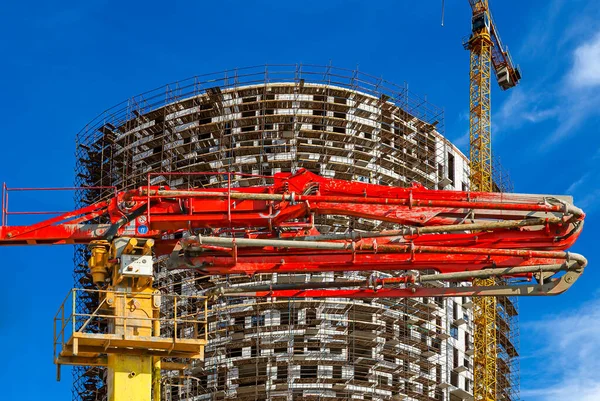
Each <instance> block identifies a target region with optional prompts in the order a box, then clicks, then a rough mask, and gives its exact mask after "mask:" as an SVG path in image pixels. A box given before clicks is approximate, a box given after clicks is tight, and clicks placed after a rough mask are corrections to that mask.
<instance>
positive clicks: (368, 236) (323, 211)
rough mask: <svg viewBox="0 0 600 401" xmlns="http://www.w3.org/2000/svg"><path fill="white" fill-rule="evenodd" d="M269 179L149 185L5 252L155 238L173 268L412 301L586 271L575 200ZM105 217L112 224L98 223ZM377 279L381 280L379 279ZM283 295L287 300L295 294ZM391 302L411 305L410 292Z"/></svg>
mask: <svg viewBox="0 0 600 401" xmlns="http://www.w3.org/2000/svg"><path fill="white" fill-rule="evenodd" d="M273 181H274V183H273V185H267V186H261V187H251V188H211V189H190V190H172V189H170V188H167V187H141V188H139V189H136V190H132V191H127V192H122V193H119V194H118V195H117V196H116V197H114V198H112V199H109V200H107V201H105V202H100V203H98V204H95V205H91V206H88V207H85V208H82V209H79V210H77V211H74V212H70V213H66V214H64V215H61V216H58V217H55V218H52V219H49V220H46V221H43V222H40V223H37V224H34V225H31V226H16V227H15V226H3V227H1V229H0V245H32V244H69V243H71V244H73V243H79V244H89V243H92V242H94V241H99V240H112V239H113V238H116V237H132V236H133V237H136V238H143V239H150V238H152V239H154V242H155V245H154V252H155V254H156V256H161V255H163V256H166V255H170V257H169V263H170V266H171V268H174V269H175V268H177V269H179V268H185V269H196V270H198V271H200V272H202V273H204V274H236V273H237V274H249V275H252V274H256V273H275V272H278V273H298V272H324V271H359V272H371V273H373V272H388V273H385V274H384V276H386V278H387V279H389V278H390V277H394V280H392V281H390V280H387V281H386V280H384V281H381V282H380V285H386V286H389V285H392V286H393V288H395V289H397V290H399V288H398V286H400V287H402V288H409V287H410V288H411V289H410V291H412V292H411V293H412V294H417V293H419V294H420V292H418V291H420V289H419V290H418V291H417V284H422V283H425V282H428V281H431V280H432V278H433V277H436V279H439V280H443V281H467V282H469V281H471V280H473V279H474V278H476V277H480V276H481V275H482V272H484V273H483V274H484V275H492V276H502V277H520V278H522V279H524V280H531V279H532V278H533V277H534V276H536V275H537V276H538V278H540V279H544V278H547V277H546V276H548V275H549V274H552V275H554V274H556V273H557V272H560V271H566V272H567V273H569V272H574V271H578V272H581V271H582V268H583V267H585V264H586V261H585V258H583V257H581V256H579V255H575V254H569V253H567V252H565V250H566V249H568V248H569V247H570V246H571V245H572V244H573V243H574V241H575V240H576V239H577V237H578V236H579V233H580V231H581V228H582V224H583V219H584V214H583V212H582V211H581V210H580V209H578V208H577V207H575V206H573V205H572V204H571V203H570V202H568V199H567V200H564V199H559V198H557V197H551V196H536V195H516V194H495V193H483V192H482V193H477V192H461V191H436V190H427V189H425V188H423V187H421V186H413V187H410V188H396V187H388V186H382V185H372V184H364V183H357V182H347V181H342V180H335V179H326V178H323V177H320V176H317V175H314V174H312V173H310V172H308V171H306V170H300V171H299V172H298V173H296V174H278V175H276V176H275V177H274V179H273ZM318 215H338V216H347V217H351V218H359V219H364V220H372V221H376V222H387V223H393V224H395V225H396V226H397V227H398V228H397V229H387V230H380V231H369V232H350V233H340V234H321V233H320V232H319V230H318V226H317V225H315V216H318ZM99 220H100V221H104V223H102V224H98V223H96V222H97V221H99ZM408 271H411V272H412V273H410V274H409V273H407V272H408ZM542 272H548V274H542ZM373 274H374V276H373V277H375V278H376V277H379V276H380V275H381V274H383V273H373ZM411 277H412V278H411ZM341 284H342V286H343V287H345V288H347V289H346V290H344V291H350V292H349V293H348V292H345V293H344V294H347V295H348V294H349V296H352V295H353V294H354V295H355V296H361V297H364V296H366V294H371V296H380V295H379V294H377V291H375V289H376V288H375V287H373V286H371V287H370V289H368V288H367V289H368V291H367V289H365V288H364V286H361V285H359V286H358V287H359V288H356V287H357V286H356V283H341ZM349 284H352V285H349ZM363 284H364V283H363ZM555 284H556V283H555ZM540 285H541V284H540ZM367 287H368V286H367ZM554 287H556V285H555V286H554ZM554 287H553V288H554ZM350 288H352V289H350ZM540 288H541V287H540ZM560 288H563V290H564V289H566V287H564V286H563V287H560ZM322 290H323V289H322V288H321V289H303V292H302V294H310V295H302V296H311V297H312V296H315V297H318V296H325V295H327V296H331V294H338V295H336V296H341V295H340V294H341V293H339V292H335V291H341V290H331V289H327V290H326V291H325V292H318V291H322ZM357 290H358V291H357ZM497 290H498V289H494V288H492V289H490V291H497ZM286 291H287V292H282V293H281V294H282V295H281V296H289V294H291V292H289V291H295V290H293V289H289V288H287V289H286ZM315 291H316V292H315ZM331 291H334V293H332V292H331ZM353 291H354V292H353ZM432 291H433V292H434V293H435V292H436V291H437V292H438V293H439V294H440V295H445V294H446V295H447V296H450V295H448V291H447V289H446V290H443V289H437V290H432V289H428V292H427V293H428V294H429V293H430V292H432ZM461 291H462V290H461ZM469 291H471V292H473V291H478V289H477V288H475V289H473V288H472V287H471V289H470V290H469ZM510 291H513V290H512V289H511V290H510ZM451 292H452V291H451ZM505 292H506V291H505ZM525 293H526V294H539V293H540V291H539V289H538V290H536V291H533V290H527V291H524V292H523V294H525ZM546 293H548V291H546ZM285 294H288V295H285ZM296 296H300V295H296ZM344 296H346V295H344ZM389 296H406V291H404V290H403V291H396V292H391V293H390V295H389ZM414 296H424V295H414Z"/></svg>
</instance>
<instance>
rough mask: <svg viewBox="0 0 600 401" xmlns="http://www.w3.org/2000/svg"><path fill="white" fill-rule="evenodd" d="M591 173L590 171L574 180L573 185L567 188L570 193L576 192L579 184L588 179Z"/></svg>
mask: <svg viewBox="0 0 600 401" xmlns="http://www.w3.org/2000/svg"><path fill="white" fill-rule="evenodd" d="M589 175H590V174H589V173H587V174H584V175H582V176H581V178H579V179H578V180H577V181H574V182H573V183H572V184H571V185H569V188H567V191H566V192H567V193H568V194H572V193H574V192H575V190H576V189H577V188H579V186H580V185H581V184H583V183H584V182H585V181H586V180H587V179H588V177H589Z"/></svg>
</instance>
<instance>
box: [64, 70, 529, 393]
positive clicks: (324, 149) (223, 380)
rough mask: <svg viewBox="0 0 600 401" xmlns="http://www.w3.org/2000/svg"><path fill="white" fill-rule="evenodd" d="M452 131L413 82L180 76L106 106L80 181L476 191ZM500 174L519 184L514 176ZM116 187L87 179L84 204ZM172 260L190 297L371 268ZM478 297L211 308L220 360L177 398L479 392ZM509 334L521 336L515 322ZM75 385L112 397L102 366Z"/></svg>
mask: <svg viewBox="0 0 600 401" xmlns="http://www.w3.org/2000/svg"><path fill="white" fill-rule="evenodd" d="M443 132H444V115H443V110H441V109H439V108H437V107H435V106H433V105H431V104H430V103H429V102H427V100H426V99H424V98H422V97H419V96H417V95H415V94H414V93H412V92H410V91H409V90H408V87H407V86H406V85H403V86H398V85H395V84H392V83H389V82H387V81H385V80H383V79H381V78H378V77H374V76H371V75H368V74H364V73H362V72H360V71H358V70H345V69H339V68H334V67H332V66H330V65H329V66H315V65H300V64H297V65H263V66H257V67H249V68H241V69H235V70H228V71H223V72H219V73H213V74H206V75H201V76H196V77H193V78H190V79H187V80H183V81H179V82H175V83H171V84H168V85H166V86H164V87H161V88H158V89H155V90H153V91H150V92H146V93H144V94H141V95H138V96H135V97H132V98H131V99H129V100H127V101H126V102H123V103H121V104H119V105H117V106H115V107H113V108H111V109H109V110H107V111H105V112H104V113H102V114H101V115H99V116H98V117H97V118H96V119H94V120H93V121H92V122H90V123H89V124H88V125H87V126H86V127H85V128H84V129H83V130H82V131H81V132H80V133H79V134H78V137H77V150H76V157H77V166H76V172H75V174H76V184H77V185H78V186H86V187H91V186H94V187H103V186H106V187H109V186H114V187H117V188H118V189H119V190H125V189H130V188H134V187H136V186H140V185H147V184H148V183H150V184H152V185H169V186H170V187H172V188H196V187H218V186H225V185H231V186H233V187H236V186H253V185H265V184H269V183H271V182H272V181H271V178H270V176H272V175H273V174H275V173H277V172H293V171H296V170H297V169H298V168H301V167H302V168H306V169H308V170H310V171H312V172H315V173H317V174H320V175H323V176H326V177H335V178H339V179H346V180H355V181H362V182H370V183H376V184H387V185H394V186H408V185H410V184H411V183H412V182H418V183H420V184H422V185H424V186H426V187H428V188H437V189H452V188H454V189H463V190H464V189H466V188H468V177H469V171H468V161H467V159H466V157H465V156H464V155H463V154H462V153H461V152H460V151H459V150H458V149H457V148H456V147H455V146H454V145H452V144H451V143H450V142H449V141H448V140H446V139H445V138H444V136H443ZM208 171H211V172H215V171H216V172H234V173H239V175H234V176H233V179H232V182H231V183H228V182H227V180H228V175H226V174H223V175H218V174H217V175H215V174H213V175H203V174H198V173H201V172H208ZM496 171H499V170H496ZM496 182H497V185H499V186H500V187H502V188H505V187H506V182H507V181H506V180H497V181H496ZM111 194H112V192H110V191H109V190H106V191H104V192H103V191H102V190H97V189H95V190H91V189H90V190H89V191H79V192H78V193H77V195H76V196H77V198H76V202H77V204H78V205H85V204H89V203H92V202H96V201H99V200H101V199H103V198H107V197H109V196H111ZM316 223H317V225H318V227H319V230H320V231H321V232H323V233H326V232H347V231H349V230H381V229H384V228H386V227H388V226H390V223H384V222H377V221H375V222H374V221H368V220H363V219H355V218H342V217H339V216H320V217H319V218H318V219H317V221H316ZM224 235H225V234H224ZM86 260H87V250H86V249H85V248H81V247H79V248H77V249H76V250H75V265H76V268H75V270H74V279H75V281H76V285H77V286H78V287H80V288H91V280H89V278H88V277H87V272H86ZM156 269H157V280H156V282H157V285H158V286H159V287H161V289H162V290H163V291H165V292H166V293H171V294H176V295H184V296H188V295H196V294H201V293H202V292H203V291H205V290H206V289H208V288H210V287H213V286H215V285H217V284H219V285H226V286H238V285H241V284H244V285H248V284H250V283H256V284H267V283H275V282H276V283H286V282H313V281H332V280H334V277H336V276H334V274H335V275H342V276H344V277H349V278H352V277H355V278H356V274H357V273H349V272H348V273H322V274H312V275H309V274H293V275H290V274H288V275H281V274H280V275H277V274H273V275H256V276H254V277H252V278H248V277H241V276H233V275H232V276H212V277H205V276H199V275H198V274H197V273H195V272H190V271H186V272H173V271H167V270H165V269H164V268H163V267H162V264H161V263H158V264H157V267H156ZM95 302H96V300H94V299H93V298H89V297H87V298H86V297H81V298H78V299H77V302H76V308H77V310H78V311H80V312H81V313H85V311H89V310H90V308H93V307H94V306H95ZM469 305H470V300H469V299H448V300H441V299H427V298H425V299H406V300H395V301H394V302H391V301H390V300H384V299H378V300H373V301H364V300H361V301H358V300H357V301H353V300H347V299H335V300H334V299H328V300H319V301H317V300H283V299H227V298H221V299H217V300H215V301H214V302H211V304H210V305H209V307H208V308H209V313H208V321H209V323H208V337H209V342H208V344H207V347H206V350H205V352H206V355H205V356H206V357H205V360H204V362H193V364H192V368H191V369H189V370H187V371H184V372H179V373H177V374H175V373H173V374H169V375H165V376H164V377H163V381H162V386H163V388H162V394H163V399H164V400H172V401H175V400H219V399H241V400H251V399H252V400H254V399H269V400H295V399H300V398H303V399H309V400H311V399H315V400H316V399H332V400H334V399H349V398H352V397H359V395H360V394H362V396H361V397H362V398H361V399H370V400H393V399H407V400H423V401H425V400H455V399H469V397H470V394H472V322H471V316H472V310H471V309H470V307H469ZM506 305H507V308H506V314H500V315H501V316H502V317H503V319H504V322H506V323H507V324H506V325H505V324H501V322H499V323H498V327H499V328H500V327H502V329H503V330H504V329H505V327H506V326H509V327H512V326H511V324H512V322H513V320H514V319H515V318H516V314H515V315H511V312H512V309H511V308H510V307H509V306H508V303H506ZM511 305H514V304H511ZM515 310H516V309H515ZM509 332H510V333H513V331H508V332H507V333H509ZM505 337H506V338H507V339H509V340H510V341H512V343H511V344H513V343H514V338H513V334H507V335H506V336H505ZM503 350H505V351H506V355H507V356H509V358H506V372H509V373H510V374H509V375H507V377H508V378H509V379H507V382H508V383H510V384H511V386H512V387H510V386H506V389H507V394H509V395H510V398H506V399H507V400H508V399H510V400H511V401H512V400H516V399H517V398H515V393H514V391H513V392H511V391H512V389H513V388H514V378H513V377H512V376H511V374H512V373H511V372H513V370H511V369H512V367H513V365H514V361H515V360H516V358H513V357H512V356H513V355H514V352H512V348H511V347H510V346H508V345H506V347H503ZM515 350H516V348H515ZM503 367H504V365H503ZM74 381H75V384H74V390H73V398H74V399H76V400H85V401H96V400H103V399H104V398H103V397H104V394H105V392H104V383H103V372H102V368H98V367H90V368H85V367H84V368H76V369H74ZM402 397H404V398H402ZM517 397H518V395H517Z"/></svg>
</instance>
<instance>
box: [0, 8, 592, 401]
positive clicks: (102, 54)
mask: <svg viewBox="0 0 600 401" xmlns="http://www.w3.org/2000/svg"><path fill="white" fill-rule="evenodd" d="M203 3H206V4H203ZM440 3H441V2H440V1H437V0H436V1H433V0H432V1H419V2H416V1H408V0H404V1H402V0H396V1H391V0H390V1H377V2H375V1H371V2H360V1H349V0H347V1H328V0H321V1H312V0H307V1H303V2H299V1H296V2H286V1H253V2H248V1H244V2H241V1H239V2H237V1H217V2H192V1H190V2H183V1H171V2H168V3H166V2H156V1H151V0H148V1H145V2H133V1H132V2H111V1H87V2H82V1H59V2H42V1H29V2H12V4H5V5H4V6H3V12H2V15H1V16H0V50H1V52H2V55H3V57H2V63H0V73H1V74H0V76H2V79H0V93H2V94H3V96H2V97H1V98H0V110H1V113H2V114H1V116H2V125H1V126H0V138H1V139H2V163H0V180H2V181H6V182H7V183H8V184H9V185H10V186H69V185H71V184H72V182H73V166H74V156H73V153H74V147H75V142H74V137H75V134H76V133H77V132H78V131H79V130H80V129H81V128H82V127H83V126H84V125H85V123H86V122H88V121H89V120H91V119H92V118H93V117H95V116H96V115H97V114H98V113H100V112H101V111H102V110H104V109H106V108H108V107H110V106H112V105H114V104H116V103H119V102H121V101H122V100H124V99H126V98H127V97H129V96H132V95H135V94H137V93H140V92H143V91H146V90H149V89H152V88H155V87H157V86H160V85H162V84H165V83H167V82H171V81H174V80H177V79H181V78H186V77H188V76H192V75H195V74H202V73H206V72H212V71H218V70H221V69H226V68H235V67H243V66H249V65H257V64H264V63H298V62H303V63H315V64H327V63H329V62H330V61H331V62H332V64H333V65H335V66H338V67H344V68H354V67H356V66H358V68H359V69H360V70H362V71H364V72H367V73H370V74H372V75H376V76H382V77H384V78H385V79H387V80H389V81H392V82H397V83H402V82H407V83H408V84H409V85H410V88H411V90H413V91H414V92H416V93H418V94H421V95H427V97H428V99H429V100H430V101H431V102H433V103H434V104H436V105H438V106H440V107H444V108H445V112H446V118H445V127H446V134H447V136H448V137H449V138H450V139H453V140H455V141H456V143H458V144H459V145H460V146H461V148H462V149H463V150H465V151H466V145H467V140H466V136H465V135H466V134H467V131H468V122H467V115H468V114H467V113H468V53H467V52H466V51H464V50H463V49H462V45H461V43H462V39H463V37H465V36H467V35H468V34H469V29H470V14H469V13H470V11H469V6H468V2H467V1H466V0H460V1H459V0H446V16H445V26H444V27H441V26H440V14H441V4H440ZM492 8H493V12H494V18H495V20H496V23H497V24H498V27H499V31H500V33H501V34H502V40H503V41H504V43H505V44H508V45H509V46H510V49H511V52H512V55H513V58H514V60H515V62H517V63H518V64H520V66H521V68H522V71H523V80H522V84H521V85H520V86H519V87H518V88H516V89H514V90H512V91H510V92H501V91H500V90H499V89H497V87H496V86H494V93H493V100H492V107H493V110H494V113H493V120H494V145H493V148H494V152H495V153H496V154H497V155H500V157H501V160H502V164H503V165H504V166H505V168H506V169H508V170H509V172H510V174H511V176H512V179H513V181H514V184H515V190H516V191H517V192H529V193H559V194H564V193H569V194H572V195H574V196H575V200H576V203H577V204H578V205H580V206H581V207H583V208H584V209H585V210H586V211H587V213H588V218H587V221H586V228H585V230H584V233H583V235H582V237H581V239H580V241H579V243H578V244H577V245H576V248H575V249H574V250H575V251H577V252H580V253H583V254H585V255H586V256H587V257H588V258H589V260H590V266H589V267H588V271H587V272H586V274H585V275H584V276H583V278H582V279H581V280H580V281H579V282H578V283H577V284H576V285H575V286H574V287H573V288H572V289H571V290H570V291H569V292H568V293H566V294H564V295H562V296H560V297H556V298H544V299H542V298H536V299H526V300H522V301H521V302H520V306H521V322H522V324H521V337H520V338H521V354H522V356H523V358H522V360H521V373H522V374H521V376H522V395H523V397H522V398H523V399H524V400H527V401H545V400H551V399H570V398H572V397H573V396H574V394H577V399H579V400H584V401H592V400H600V379H598V377H597V374H596V373H597V372H598V371H600V340H599V338H600V335H599V334H598V333H600V294H599V292H598V290H597V288H596V282H597V281H598V278H600V276H599V274H598V272H597V271H596V266H595V265H596V262H597V261H598V259H599V258H598V257H597V256H596V255H595V252H594V251H595V250H596V248H597V246H596V243H595V241H594V240H595V238H596V237H598V235H600V229H599V228H598V223H599V221H600V207H599V204H598V202H597V198H600V135H599V132H598V123H599V122H600V121H599V120H600V91H599V90H598V89H599V88H600V22H599V21H600V18H599V17H600V2H598V1H595V0H569V1H567V0H549V1H548V0H527V1H523V0H504V1H500V0H496V1H493V0H492ZM70 196H71V194H52V195H47V194H46V195H45V196H44V197H43V198H41V199H40V200H39V201H38V204H34V203H33V199H32V198H31V197H23V198H22V203H21V205H22V210H25V209H29V210H31V209H33V208H37V210H41V209H59V210H60V209H65V208H69V207H71V203H70V199H71V198H70ZM0 257H1V258H2V259H1V260H2V270H3V276H4V281H3V283H4V284H3V288H2V290H1V291H0V302H1V303H2V305H3V308H2V309H0V339H2V340H3V344H5V350H4V351H3V372H4V374H3V375H0V388H2V389H3V394H6V397H5V398H6V399H12V398H13V397H14V398H15V399H20V400H37V399H40V398H42V397H43V398H44V399H45V400H54V399H56V400H65V399H68V398H69V397H70V375H69V372H68V371H65V372H63V378H64V379H63V381H62V382H61V383H56V382H55V381H54V377H55V371H54V366H53V365H52V344H51V341H52V317H53V316H54V313H55V311H56V310H57V308H58V305H59V303H60V301H61V300H62V298H63V296H64V295H65V294H66V292H67V290H68V289H69V288H70V287H71V285H72V284H71V283H72V279H71V271H72V259H71V258H72V249H71V248H70V247H57V248H15V249H10V248H5V249H1V250H0ZM22 387H25V388H26V390H25V391H24V392H21V391H18V392H17V390H18V389H19V388H22ZM7 391H8V393H7ZM11 396H12V397H11Z"/></svg>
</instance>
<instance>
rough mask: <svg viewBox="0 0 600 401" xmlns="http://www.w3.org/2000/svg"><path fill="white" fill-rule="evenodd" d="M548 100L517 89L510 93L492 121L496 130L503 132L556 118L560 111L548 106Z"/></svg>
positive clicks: (541, 95)
mask: <svg viewBox="0 0 600 401" xmlns="http://www.w3.org/2000/svg"><path fill="white" fill-rule="evenodd" d="M549 99H550V97H549V96H545V95H543V94H539V93H536V92H534V91H526V90H525V89H523V87H518V88H516V89H513V90H512V91H511V93H510V95H509V96H508V98H507V99H506V100H505V101H504V103H503V104H502V107H501V108H500V111H499V112H498V113H497V114H495V115H494V117H493V118H492V120H493V121H494V122H495V123H497V125H498V128H497V129H500V130H504V129H507V128H520V127H521V126H523V125H525V124H528V123H530V124H536V123H540V122H542V121H545V120H549V119H552V118H556V117H557V116H558V115H559V114H560V109H559V108H558V107H557V106H555V105H548V104H547V103H548V101H549Z"/></svg>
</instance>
